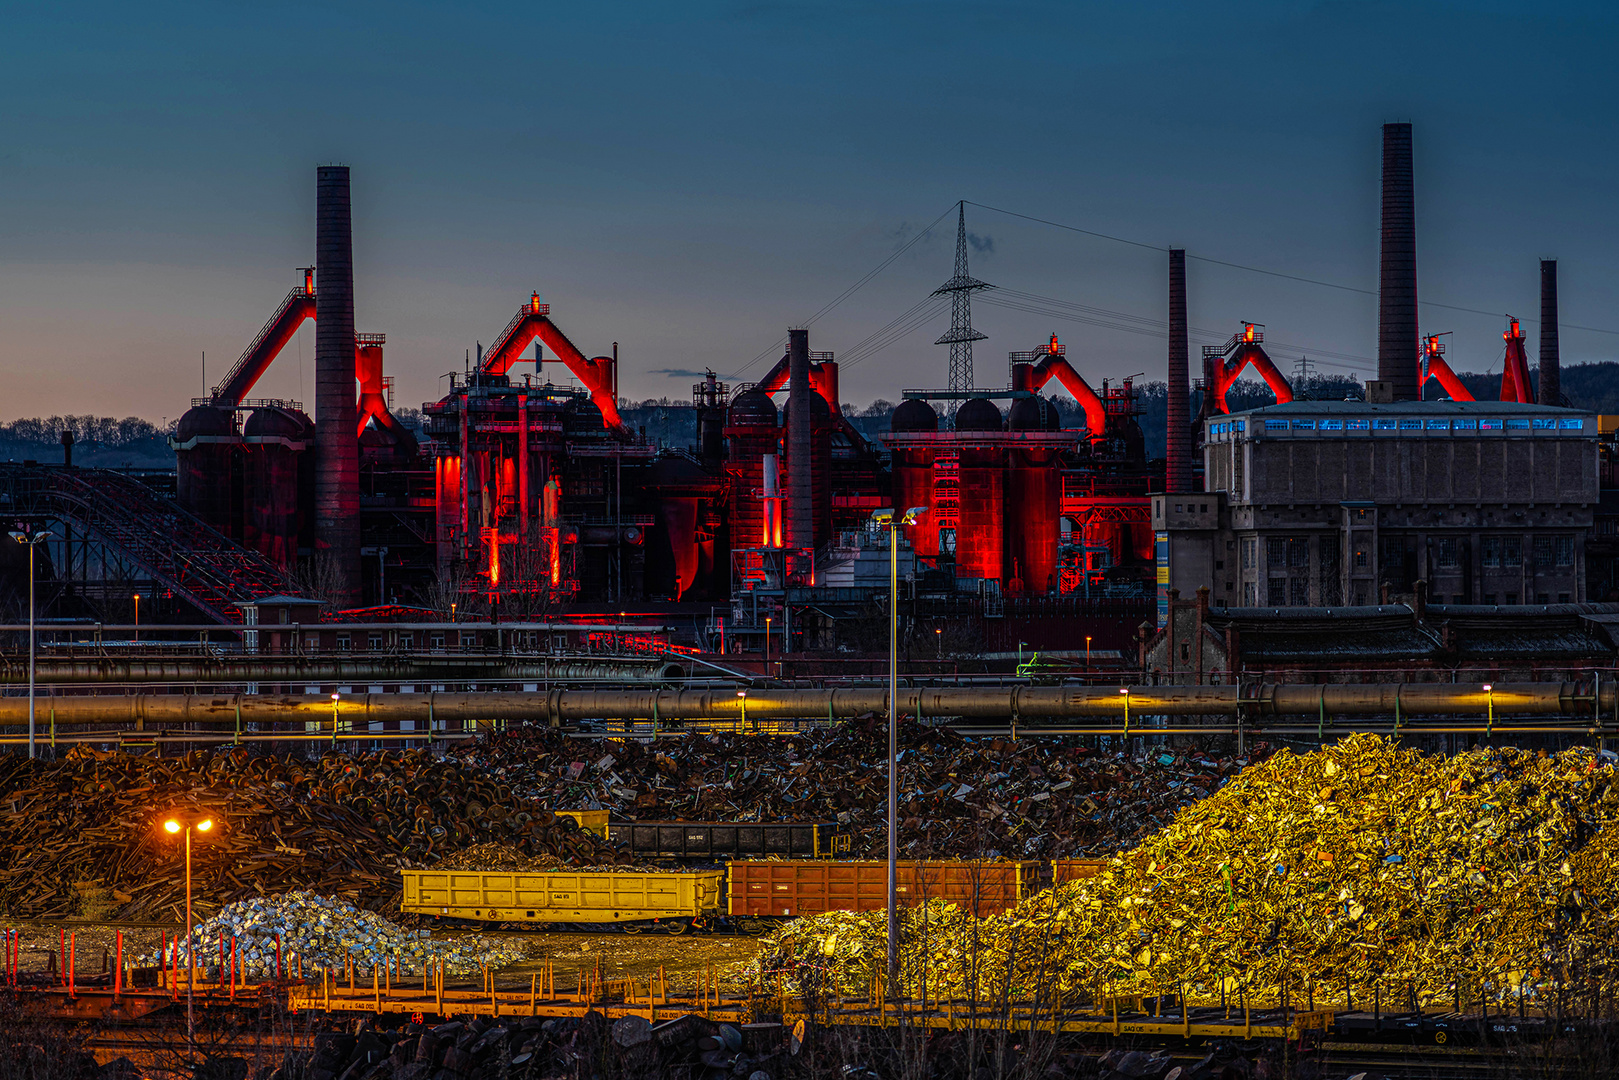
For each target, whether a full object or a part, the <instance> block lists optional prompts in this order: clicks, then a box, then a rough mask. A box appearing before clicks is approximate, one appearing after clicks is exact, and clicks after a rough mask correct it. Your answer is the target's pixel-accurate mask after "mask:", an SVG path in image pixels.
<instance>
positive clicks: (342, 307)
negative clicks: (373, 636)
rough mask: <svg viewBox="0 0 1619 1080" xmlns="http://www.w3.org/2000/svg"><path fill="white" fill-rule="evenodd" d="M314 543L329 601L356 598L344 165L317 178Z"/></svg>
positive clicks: (356, 462)
mask: <svg viewBox="0 0 1619 1080" xmlns="http://www.w3.org/2000/svg"><path fill="white" fill-rule="evenodd" d="M315 282H316V293H315V445H316V449H317V452H318V457H317V459H316V469H315V549H316V556H317V558H320V559H324V560H329V566H328V567H324V568H322V569H323V570H326V571H328V572H329V576H330V579H331V581H332V583H333V584H332V591H333V592H334V594H335V595H333V596H331V597H329V599H330V600H331V601H332V603H333V606H334V607H340V608H341V607H351V606H353V605H354V604H357V603H358V602H359V598H360V440H359V439H358V437H357V436H356V435H355V402H354V236H353V222H352V220H351V218H350V214H349V170H348V166H346V165H323V166H321V167H320V168H319V169H317V170H316V181H315Z"/></svg>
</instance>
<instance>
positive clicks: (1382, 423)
mask: <svg viewBox="0 0 1619 1080" xmlns="http://www.w3.org/2000/svg"><path fill="white" fill-rule="evenodd" d="M1394 428H1395V424H1394V418H1393V417H1392V416H1391V417H1388V418H1387V419H1382V418H1379V419H1376V420H1373V421H1372V430H1373V431H1393V430H1394Z"/></svg>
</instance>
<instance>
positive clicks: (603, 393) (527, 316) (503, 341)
mask: <svg viewBox="0 0 1619 1080" xmlns="http://www.w3.org/2000/svg"><path fill="white" fill-rule="evenodd" d="M536 338H538V339H539V340H540V341H541V342H543V343H544V344H545V345H546V346H547V347H549V348H550V350H551V351H552V352H554V353H556V355H557V359H559V360H561V361H562V363H563V365H564V366H566V367H567V369H568V370H569V371H571V372H573V374H574V377H575V378H577V379H578V380H579V381H580V382H581V383H583V384H584V386H585V389H586V390H588V391H589V392H590V400H591V401H593V402H595V403H596V408H598V409H600V410H601V414H602V422H603V423H604V424H605V425H606V426H607V427H609V428H612V429H613V430H615V431H623V430H624V421H623V420H621V419H619V415H618V359H617V357H615V356H597V357H593V358H590V359H586V357H585V354H584V353H582V352H580V351H579V347H578V346H576V345H575V344H574V343H573V342H572V341H569V340H568V335H566V334H564V333H563V332H562V331H561V329H559V328H558V327H557V325H556V324H555V323H553V322H552V321H551V305H550V304H546V303H542V302H541V300H540V294H539V293H535V294H534V295H532V296H530V297H529V299H528V302H527V303H526V304H524V305H523V306H522V307H521V308H519V309H518V310H517V314H516V315H514V316H512V321H511V322H509V323H507V324H506V329H504V330H502V331H501V332H500V336H499V337H497V338H496V339H495V343H494V344H493V345H491V346H490V347H489V348H488V349H487V350H485V352H484V354H483V362H482V365H481V368H482V371H483V373H484V374H486V375H505V374H506V373H507V372H509V371H510V370H511V367H512V365H513V364H515V363H516V362H517V358H518V357H519V356H520V355H521V354H522V352H523V350H524V349H525V348H527V347H528V344H529V342H531V341H533V340H535V339H536Z"/></svg>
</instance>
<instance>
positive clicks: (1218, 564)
mask: <svg viewBox="0 0 1619 1080" xmlns="http://www.w3.org/2000/svg"><path fill="white" fill-rule="evenodd" d="M1214 568H1215V569H1216V570H1224V569H1225V560H1224V559H1215V560H1214Z"/></svg>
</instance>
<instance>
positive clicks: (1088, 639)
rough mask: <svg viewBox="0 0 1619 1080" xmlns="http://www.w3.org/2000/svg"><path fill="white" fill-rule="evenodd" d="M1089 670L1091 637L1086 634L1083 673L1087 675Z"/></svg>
mask: <svg viewBox="0 0 1619 1080" xmlns="http://www.w3.org/2000/svg"><path fill="white" fill-rule="evenodd" d="M1090 670H1091V636H1090V635H1089V634H1086V635H1085V671H1086V673H1087V674H1089V673H1090Z"/></svg>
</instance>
